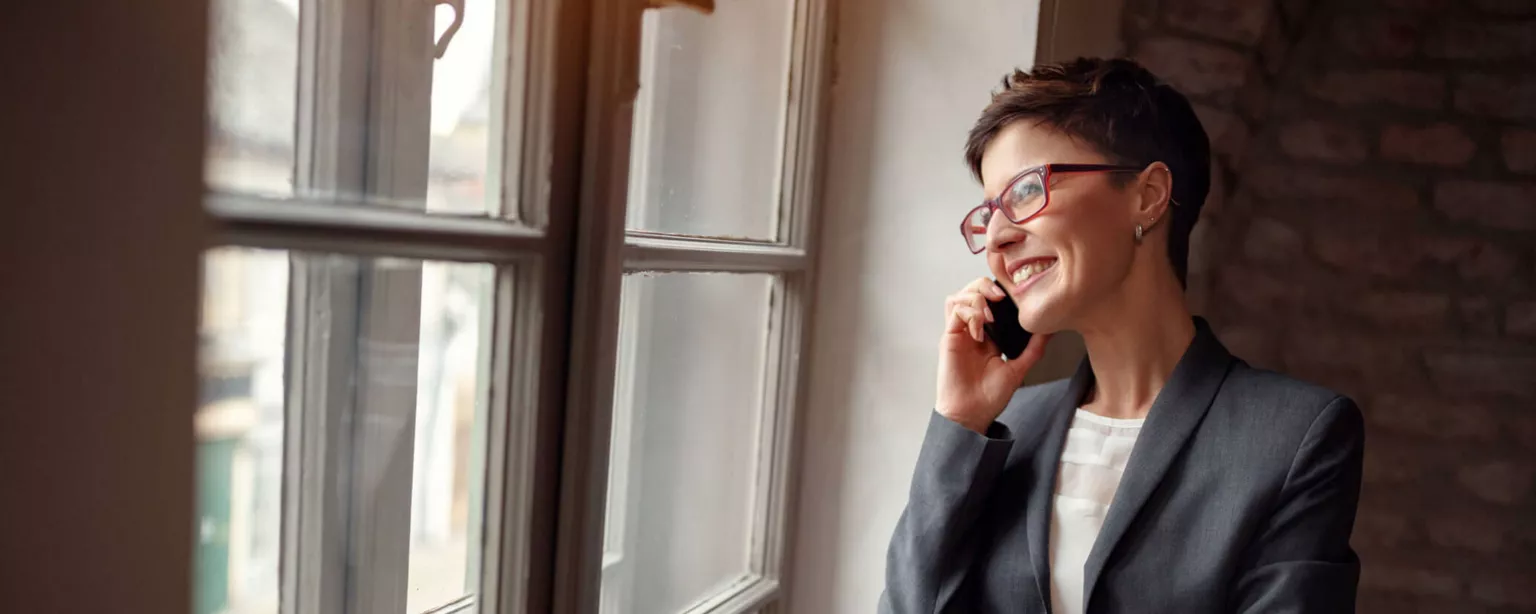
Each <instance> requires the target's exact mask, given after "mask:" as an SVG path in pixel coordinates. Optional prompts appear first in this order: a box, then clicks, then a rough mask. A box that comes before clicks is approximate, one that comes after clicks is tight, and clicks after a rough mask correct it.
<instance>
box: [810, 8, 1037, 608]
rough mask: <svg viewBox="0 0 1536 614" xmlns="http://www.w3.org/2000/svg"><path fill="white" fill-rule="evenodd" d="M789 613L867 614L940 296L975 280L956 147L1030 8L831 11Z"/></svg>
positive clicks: (916, 421) (1027, 30)
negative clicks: (962, 232)
mask: <svg viewBox="0 0 1536 614" xmlns="http://www.w3.org/2000/svg"><path fill="white" fill-rule="evenodd" d="M840 4H841V10H840V15H839V17H838V22H839V25H838V47H837V50H836V63H837V72H836V74H837V81H836V83H835V85H834V87H833V109H832V128H831V134H830V137H829V138H830V142H829V144H828V151H827V154H828V160H830V166H829V167H828V169H827V178H828V179H827V183H826V185H825V187H824V191H823V198H824V203H825V213H824V220H823V227H822V236H821V256H820V257H821V259H822V260H821V265H820V266H821V277H820V281H819V287H818V306H817V310H816V315H815V330H814V332H813V334H814V340H813V348H812V354H811V361H812V362H811V369H812V375H811V384H810V392H809V403H808V406H807V407H806V411H805V413H804V414H803V416H804V418H803V430H802V431H801V432H802V436H803V437H804V439H803V448H802V449H803V451H804V456H803V457H802V458H803V461H802V466H801V473H800V492H799V513H798V515H797V524H798V526H797V535H796V541H795V547H794V555H795V558H794V572H793V574H794V575H793V577H792V578H791V581H792V583H793V584H792V587H791V591H792V595H791V602H790V606H789V607H788V608H787V611H790V612H870V611H873V610H874V608H875V602H876V600H877V598H878V597H879V594H880V589H881V587H882V585H883V573H884V568H885V546H886V543H887V541H888V539H889V538H890V534H891V529H892V528H893V527H894V526H895V523H896V518H897V516H898V515H900V513H901V509H902V505H903V504H904V503H905V501H906V490H907V483H908V480H909V479H910V477H911V474H912V467H913V464H914V462H915V461H916V458H917V450H918V445H919V443H920V441H921V438H922V434H923V428H924V426H925V424H926V422H927V419H928V412H929V411H930V409H931V407H932V404H933V382H934V370H935V365H936V355H935V350H936V348H937V343H938V335H939V332H940V326H941V324H942V309H943V307H942V306H943V300H944V296H945V295H946V294H948V293H949V292H951V291H953V290H954V289H955V288H956V287H958V286H960V285H962V284H964V283H965V282H966V281H967V280H969V279H971V278H974V277H976V276H980V275H983V274H985V273H986V268H985V265H984V263H983V262H982V260H981V259H980V258H978V257H973V256H971V255H970V254H968V253H967V252H966V251H965V249H964V247H963V245H962V244H961V241H960V237H959V233H958V231H957V228H958V225H959V219H960V217H961V216H962V215H964V213H965V210H966V208H967V207H968V205H970V204H972V203H973V202H974V201H978V200H979V198H980V190H979V189H978V187H977V186H976V184H975V183H974V182H973V181H972V180H971V178H970V176H969V172H968V171H967V170H966V168H965V165H964V162H963V160H962V158H961V151H962V146H963V143H964V140H965V134H966V131H967V130H968V129H969V128H970V124H971V122H972V121H974V119H975V116H976V113H978V112H979V111H980V110H981V107H982V106H983V105H984V104H985V103H986V101H987V97H988V92H989V91H990V90H991V88H992V87H993V86H994V85H995V84H996V83H997V82H998V80H999V79H1000V78H1001V77H1002V75H1003V73H1004V71H1006V70H1008V69H1011V68H1012V67H1014V66H1015V65H1027V64H1029V62H1030V61H1031V58H1032V56H1033V53H1034V49H1035V28H1036V26H1035V24H1036V11H1037V5H1036V3H1035V2H1012V1H1006V0H965V1H951V2H942V3H940V2H932V1H931V0H845V1H844V2H841V3H840Z"/></svg>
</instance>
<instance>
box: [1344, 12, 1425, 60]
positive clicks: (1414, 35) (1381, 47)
mask: <svg viewBox="0 0 1536 614" xmlns="http://www.w3.org/2000/svg"><path fill="white" fill-rule="evenodd" d="M1422 36H1423V29H1422V27H1421V26H1420V25H1419V23H1418V22H1417V21H1415V20H1413V19H1411V18H1409V17H1406V16H1399V15H1362V16H1353V17H1342V18H1339V19H1338V20H1337V21H1335V22H1334V24H1333V40H1334V44H1335V45H1336V46H1337V47H1338V48H1339V49H1341V50H1344V51H1346V52H1349V53H1353V54H1355V55H1359V56H1362V57H1367V58H1382V59H1390V58H1404V57H1408V56H1409V55H1412V54H1413V52H1414V50H1415V49H1417V48H1418V46H1419V39H1420V38H1422Z"/></svg>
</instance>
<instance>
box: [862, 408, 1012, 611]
mask: <svg viewBox="0 0 1536 614" xmlns="http://www.w3.org/2000/svg"><path fill="white" fill-rule="evenodd" d="M1012 447H1013V436H1012V434H1011V433H1010V432H1009V430H1008V427H1007V426H1006V425H1004V424H1003V423H1001V422H993V423H992V426H991V427H989V428H988V431H987V434H986V435H982V434H981V433H977V432H975V431H972V430H970V429H967V428H965V427H963V426H960V424H958V423H956V422H954V421H952V420H950V419H948V418H945V417H944V416H943V415H941V414H939V413H938V412H933V414H932V415H931V416H930V417H929V419H928V432H927V434H926V435H925V436H924V438H923V447H922V449H921V451H920V452H919V453H918V457H917V468H916V469H915V470H914V471H913V475H912V488H911V492H910V493H909V494H908V498H907V507H906V509H905V510H903V511H902V513H901V519H900V520H899V521H897V523H896V531H895V534H894V535H893V536H892V537H891V545H890V549H889V550H888V551H887V554H886V561H885V591H884V592H883V593H882V594H881V595H880V607H879V611H880V613H881V614H914V613H919V612H921V613H922V614H932V613H933V612H937V611H941V610H943V609H946V608H948V607H950V606H952V605H954V604H953V601H954V600H955V598H956V594H955V593H956V591H957V590H958V588H959V586H960V582H961V580H962V579H963V578H964V574H965V570H966V568H967V567H969V560H968V559H969V557H970V555H969V554H966V553H965V551H966V550H967V548H966V545H965V541H966V539H967V537H968V535H969V533H970V529H971V528H972V526H973V525H974V524H975V523H976V520H977V517H978V516H979V515H980V513H981V510H982V507H983V505H984V504H985V502H986V500H987V497H988V495H989V494H990V493H991V491H992V487H993V485H994V484H995V483H996V482H997V479H998V476H999V475H1000V474H1001V473H1002V471H1003V468H1004V466H1005V465H1006V463H1007V460H1008V452H1009V450H1010V449H1011V448H1012Z"/></svg>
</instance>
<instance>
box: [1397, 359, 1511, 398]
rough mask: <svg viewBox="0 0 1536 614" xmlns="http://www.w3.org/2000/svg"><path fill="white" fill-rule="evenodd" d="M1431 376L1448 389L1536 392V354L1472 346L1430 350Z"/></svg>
mask: <svg viewBox="0 0 1536 614" xmlns="http://www.w3.org/2000/svg"><path fill="white" fill-rule="evenodd" d="M1424 359H1425V364H1426V365H1427V366H1428V367H1429V375H1430V378H1431V379H1432V380H1433V381H1434V383H1435V385H1436V386H1438V387H1439V388H1440V389H1441V390H1444V391H1465V392H1469V393H1486V394H1506V395H1513V396H1526V397H1530V396H1536V377H1531V374H1532V373H1536V358H1531V357H1529V356H1507V355H1499V354H1489V353H1485V352H1475V351H1469V350H1437V351H1432V352H1428V353H1426V355H1425V357H1424Z"/></svg>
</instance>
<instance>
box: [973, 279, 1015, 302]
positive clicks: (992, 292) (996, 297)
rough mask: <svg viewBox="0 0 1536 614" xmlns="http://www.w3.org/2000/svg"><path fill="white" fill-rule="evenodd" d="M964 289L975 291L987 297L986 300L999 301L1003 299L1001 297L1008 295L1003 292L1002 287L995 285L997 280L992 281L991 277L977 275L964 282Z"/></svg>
mask: <svg viewBox="0 0 1536 614" xmlns="http://www.w3.org/2000/svg"><path fill="white" fill-rule="evenodd" d="M965 289H966V290H971V291H973V292H976V293H977V294H980V295H982V296H985V297H987V300H992V301H1000V300H1003V297H1005V296H1008V293H1007V292H1004V291H1003V288H1002V287H1001V286H999V285H997V282H995V281H992V278H991V277H978V278H976V279H975V280H974V281H972V282H971V283H969V284H966V286H965Z"/></svg>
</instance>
